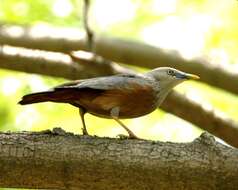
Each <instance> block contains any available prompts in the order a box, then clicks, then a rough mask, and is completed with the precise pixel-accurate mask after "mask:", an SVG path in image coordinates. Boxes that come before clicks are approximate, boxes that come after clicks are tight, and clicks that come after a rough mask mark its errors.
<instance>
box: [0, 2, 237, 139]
mask: <svg viewBox="0 0 238 190" xmlns="http://www.w3.org/2000/svg"><path fill="white" fill-rule="evenodd" d="M92 2H93V3H92V7H91V17H90V23H91V26H93V29H94V30H95V31H96V32H97V33H104V34H105V35H111V36H119V37H123V38H130V39H135V40H140V41H145V42H146V43H152V44H153V45H156V46H160V47H163V48H173V49H176V50H178V51H179V52H181V53H182V54H183V53H184V52H185V54H186V56H189V57H199V56H204V57H206V58H208V59H210V60H211V62H214V63H215V64H217V63H219V64H221V65H222V64H223V65H226V64H228V65H229V64H231V63H233V66H234V65H237V55H236V54H237V53H236V51H237V49H238V47H237V46H238V23H237V22H236V18H237V17H238V3H237V1H232V0H231V1H225V0H218V1H217V0H216V1H215V0H197V1H188V0H177V1H176V0H167V1H164V0H121V1H112V0H104V1H100V0H94V1H92ZM82 3H83V1H82V0H0V22H2V23H12V24H24V25H35V24H47V25H52V26H60V27H79V28H82ZM187 38H188V40H186V39H187ZM171 39H172V40H171ZM181 39H182V40H181ZM191 49H194V50H193V51H188V50H191ZM236 68H238V67H236ZM0 79H1V80H0V92H1V93H0V118H1V120H0V128H1V130H42V129H45V128H53V127H62V128H64V129H65V130H67V131H73V132H77V133H80V132H81V131H80V130H81V122H80V118H79V116H78V111H77V109H75V108H73V107H72V106H69V105H63V104H54V103H44V104H38V105H29V106H24V107H22V106H19V105H17V102H18V101H19V100H20V98H21V96H22V95H24V94H26V93H30V92H33V91H34V92H35V91H39V90H44V89H48V88H50V87H52V86H54V85H57V84H59V83H62V82H63V81H64V79H56V78H51V77H45V76H37V75H31V74H25V73H20V72H13V71H8V70H1V71H0ZM177 90H179V91H180V92H182V93H185V92H186V93H188V94H190V95H191V96H194V99H196V100H197V101H199V102H201V103H206V104H207V105H208V107H209V105H212V106H214V107H215V108H216V109H218V110H219V111H220V112H223V113H225V114H226V115H227V116H229V117H232V118H233V119H235V120H237V121H238V117H237V116H238V109H237V106H238V98H237V97H236V96H235V95H232V94H229V93H227V92H224V91H222V90H218V89H214V88H212V87H209V86H207V85H205V84H199V83H195V82H187V83H184V84H182V85H180V86H179V87H178V88H177ZM221 100H222V101H221ZM86 123H87V125H88V127H89V132H90V133H91V134H97V135H100V136H116V135H117V134H119V133H125V131H123V129H122V128H121V127H119V126H118V125H117V124H116V123H115V122H114V121H111V120H106V119H101V118H96V117H94V116H90V115H87V116H86ZM125 123H126V124H128V125H129V126H130V128H132V129H133V131H135V133H136V134H138V136H140V137H144V138H150V139H160V140H173V141H190V140H192V139H193V138H195V137H196V136H197V135H198V134H199V133H201V130H199V129H197V128H196V127H194V126H192V125H191V124H189V123H187V122H185V121H182V120H181V119H178V118H176V117H174V116H171V115H169V114H166V113H164V112H162V111H155V112H154V113H152V114H150V115H149V116H145V117H141V118H138V119H134V120H126V121H125Z"/></svg>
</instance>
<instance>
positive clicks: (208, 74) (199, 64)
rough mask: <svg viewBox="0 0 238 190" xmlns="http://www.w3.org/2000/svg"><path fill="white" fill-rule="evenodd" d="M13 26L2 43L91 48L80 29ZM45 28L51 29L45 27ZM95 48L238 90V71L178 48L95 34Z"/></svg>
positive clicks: (110, 56)
mask: <svg viewBox="0 0 238 190" xmlns="http://www.w3.org/2000/svg"><path fill="white" fill-rule="evenodd" d="M9 29H10V27H7V26H6V27H4V26H2V27H1V29H0V44H9V45H13V46H21V47H27V48H32V49H42V50H49V51H57V52H70V51H74V50H86V49H87V43H86V40H85V38H84V37H82V35H80V34H81V33H80V32H79V31H78V33H79V35H78V36H75V38H72V37H71V35H67V36H66V35H65V33H64V31H63V30H60V29H57V30H55V31H54V32H52V31H50V30H49V32H48V33H47V34H46V33H45V35H41V36H37V37H36V34H35V33H33V32H31V29H32V28H24V27H18V31H20V32H19V34H18V35H17V36H14V35H11V34H10V32H9ZM33 31H35V30H33ZM45 31H47V30H46V29H45ZM70 31H71V33H72V34H75V33H76V31H75V30H70ZM68 32H69V31H68ZM37 34H38V33H37ZM56 35H57V37H56ZM95 52H96V53H97V54H99V55H101V56H103V57H105V58H107V59H109V60H112V61H116V62H122V63H127V64H131V65H136V66H142V67H147V68H154V67H160V66H171V67H175V68H178V69H181V70H183V71H187V72H191V73H195V74H198V75H200V77H201V81H203V82H206V83H208V84H210V85H213V86H216V87H219V88H222V89H225V90H228V91H230V92H233V93H236V94H238V88H237V84H236V81H238V73H237V72H235V71H231V70H226V69H224V68H220V67H218V66H215V65H212V64H209V63H208V62H207V61H204V60H185V59H183V58H182V57H181V56H179V55H178V54H177V53H175V52H171V51H163V50H161V49H159V48H156V47H152V46H149V45H145V44H142V43H138V42H132V41H127V40H120V39H113V38H104V37H97V38H95Z"/></svg>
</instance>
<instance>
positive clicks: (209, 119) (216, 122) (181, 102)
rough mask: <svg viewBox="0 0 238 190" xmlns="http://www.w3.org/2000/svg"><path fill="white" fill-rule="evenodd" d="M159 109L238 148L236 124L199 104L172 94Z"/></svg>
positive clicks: (177, 94)
mask: <svg viewBox="0 0 238 190" xmlns="http://www.w3.org/2000/svg"><path fill="white" fill-rule="evenodd" d="M160 108H161V109H163V110H164V111H166V112H170V113H172V114H174V115H176V116H178V117H180V118H183V119H184V120H186V121H189V122H191V123H193V124H195V125H197V126H199V127H200V128H202V129H203V130H206V131H208V132H210V133H212V134H213V135H215V136H217V137H219V138H221V139H222V140H224V141H225V142H227V143H228V144H230V145H232V146H234V147H237V148H238V138H237V134H238V123H237V122H235V121H233V120H231V119H229V118H226V117H224V116H221V114H220V115H218V114H216V113H215V112H214V110H206V109H205V108H204V107H203V105H202V104H201V103H197V102H195V101H193V100H191V99H189V97H186V98H185V97H184V96H183V95H182V94H179V93H176V92H172V93H170V94H169V95H168V97H167V98H166V100H165V101H164V102H163V103H162V105H161V107H160Z"/></svg>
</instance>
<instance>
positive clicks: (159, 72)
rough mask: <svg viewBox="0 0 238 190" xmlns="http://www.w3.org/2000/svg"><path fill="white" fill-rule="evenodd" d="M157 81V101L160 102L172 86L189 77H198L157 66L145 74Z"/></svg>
mask: <svg viewBox="0 0 238 190" xmlns="http://www.w3.org/2000/svg"><path fill="white" fill-rule="evenodd" d="M145 75H146V76H148V77H152V78H153V79H155V80H156V81H158V87H159V94H158V95H159V97H160V98H159V103H158V104H160V103H161V102H162V101H163V100H164V98H165V97H166V95H167V94H168V93H169V91H170V90H172V88H173V87H175V86H176V85H178V84H180V83H181V82H183V81H185V80H189V79H199V76H197V75H193V74H189V73H185V72H182V71H179V70H177V69H174V68H170V67H159V68H156V69H153V70H151V71H149V72H147V73H146V74H145Z"/></svg>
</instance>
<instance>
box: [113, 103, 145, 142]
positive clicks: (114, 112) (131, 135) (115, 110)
mask: <svg viewBox="0 0 238 190" xmlns="http://www.w3.org/2000/svg"><path fill="white" fill-rule="evenodd" d="M119 111H120V108H119V107H115V108H112V110H111V117H112V118H113V119H114V120H115V121H116V122H117V123H119V124H120V125H121V126H122V127H123V128H124V129H125V130H126V131H127V133H128V134H129V139H140V138H139V137H137V136H136V135H135V134H134V133H133V132H132V131H131V130H130V129H129V128H128V127H127V126H126V125H125V124H124V123H122V122H121V121H120V120H119V118H118V117H119Z"/></svg>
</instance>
